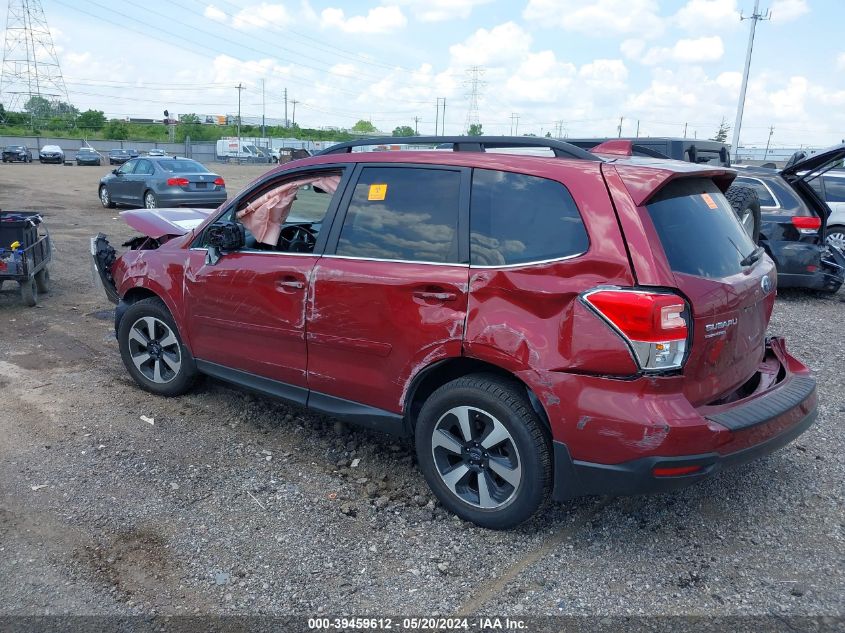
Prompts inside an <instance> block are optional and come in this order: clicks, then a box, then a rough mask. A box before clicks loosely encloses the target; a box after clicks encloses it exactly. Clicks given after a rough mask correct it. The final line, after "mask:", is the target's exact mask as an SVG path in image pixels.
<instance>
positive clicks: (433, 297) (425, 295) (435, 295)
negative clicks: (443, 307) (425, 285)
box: [414, 290, 458, 301]
mask: <svg viewBox="0 0 845 633" xmlns="http://www.w3.org/2000/svg"><path fill="white" fill-rule="evenodd" d="M414 296H415V297H419V298H420V299H425V300H426V301H454V300H455V299H457V298H458V295H457V294H456V293H454V292H429V291H425V290H416V291H415V292H414Z"/></svg>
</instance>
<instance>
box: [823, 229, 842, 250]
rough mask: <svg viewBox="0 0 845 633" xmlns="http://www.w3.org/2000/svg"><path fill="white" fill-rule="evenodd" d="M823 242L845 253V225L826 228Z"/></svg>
mask: <svg viewBox="0 0 845 633" xmlns="http://www.w3.org/2000/svg"><path fill="white" fill-rule="evenodd" d="M825 242H826V243H827V245H828V246H832V247H833V248H836V249H838V250H840V251H842V252H843V253H845V226H830V227H828V229H827V237H826V238H825Z"/></svg>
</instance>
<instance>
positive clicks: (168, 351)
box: [129, 316, 182, 384]
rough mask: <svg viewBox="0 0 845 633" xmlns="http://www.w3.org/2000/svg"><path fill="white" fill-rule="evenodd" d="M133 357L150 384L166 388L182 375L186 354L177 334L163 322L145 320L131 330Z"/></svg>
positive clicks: (140, 320) (139, 321)
mask: <svg viewBox="0 0 845 633" xmlns="http://www.w3.org/2000/svg"><path fill="white" fill-rule="evenodd" d="M129 355H130V357H131V358H132V363H133V364H134V365H135V367H136V368H137V370H138V371H139V372H140V373H141V375H142V376H144V377H145V378H146V379H147V380H150V381H151V382H155V383H158V384H166V383H168V382H170V381H171V380H173V379H174V378H176V376H178V375H179V370H180V369H181V367H182V350H181V348H180V346H179V341H178V340H177V339H176V335H175V334H174V333H173V330H171V329H170V327H169V326H168V325H167V324H166V323H165V322H164V321H162V320H160V319H157V318H155V317H151V316H145V317H141V318H140V319H138V320H137V321H135V323H133V324H132V327H131V328H130V329H129Z"/></svg>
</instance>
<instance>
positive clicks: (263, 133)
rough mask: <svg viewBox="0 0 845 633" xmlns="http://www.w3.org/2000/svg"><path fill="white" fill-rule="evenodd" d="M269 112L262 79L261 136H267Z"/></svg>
mask: <svg viewBox="0 0 845 633" xmlns="http://www.w3.org/2000/svg"><path fill="white" fill-rule="evenodd" d="M266 112H267V103H266V102H265V100H264V80H263V79H262V80H261V138H266V137H267V127H266V125H265V124H266V120H265V114H266Z"/></svg>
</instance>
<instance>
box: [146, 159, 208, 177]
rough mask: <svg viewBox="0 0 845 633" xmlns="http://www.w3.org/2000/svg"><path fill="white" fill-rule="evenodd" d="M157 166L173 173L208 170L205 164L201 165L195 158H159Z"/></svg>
mask: <svg viewBox="0 0 845 633" xmlns="http://www.w3.org/2000/svg"><path fill="white" fill-rule="evenodd" d="M158 165H159V167H161V168H162V169H163V170H164V171H169V172H171V173H174V174H207V173H209V171H208V170H207V169H206V168H205V165H201V164H200V163H198V162H197V161H195V160H184V159H182V160H176V159H171V160H160V161H158Z"/></svg>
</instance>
